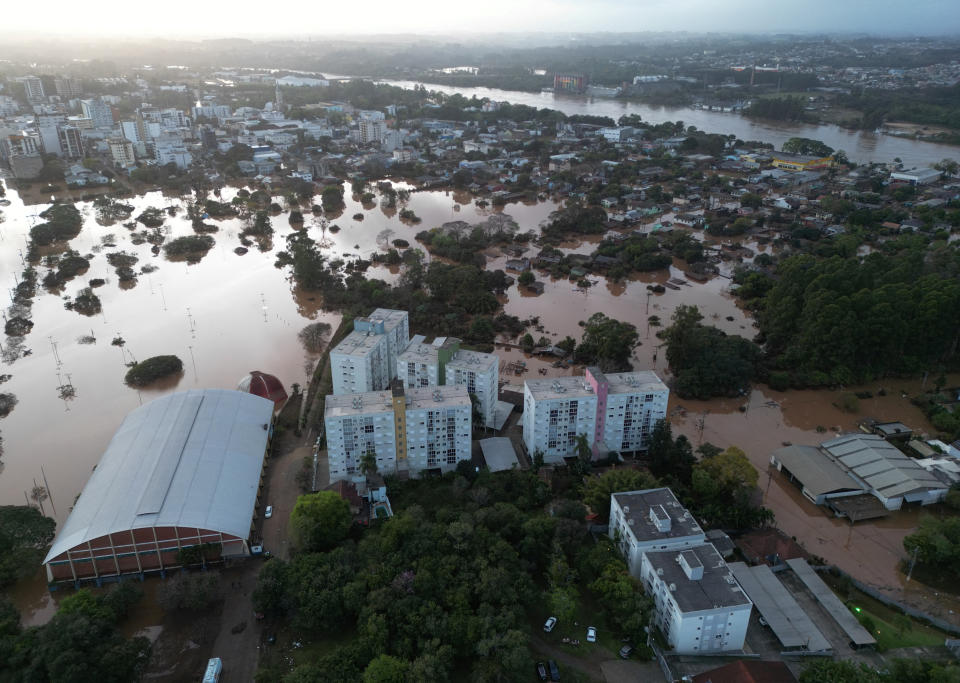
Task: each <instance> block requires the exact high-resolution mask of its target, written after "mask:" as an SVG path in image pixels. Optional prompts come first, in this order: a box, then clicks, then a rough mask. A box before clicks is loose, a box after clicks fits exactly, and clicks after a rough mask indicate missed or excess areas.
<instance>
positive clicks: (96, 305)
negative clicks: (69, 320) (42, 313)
mask: <svg viewBox="0 0 960 683" xmlns="http://www.w3.org/2000/svg"><path fill="white" fill-rule="evenodd" d="M66 307H67V308H69V309H72V310H74V311H76V312H77V313H79V314H81V315H86V316H91V315H96V314H97V313H99V312H100V311H101V310H102V306H101V304H100V297H98V296H97V295H96V294H95V293H94V291H93V289H91V288H90V287H84V288H83V289H81V290H80V291H79V292H77V295H76V296H75V297H73V301H71V302H68V303H67V304H66Z"/></svg>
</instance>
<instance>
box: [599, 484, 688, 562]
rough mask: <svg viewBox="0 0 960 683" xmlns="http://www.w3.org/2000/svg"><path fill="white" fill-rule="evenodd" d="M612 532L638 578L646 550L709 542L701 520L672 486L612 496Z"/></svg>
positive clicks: (610, 530) (615, 541)
mask: <svg viewBox="0 0 960 683" xmlns="http://www.w3.org/2000/svg"><path fill="white" fill-rule="evenodd" d="M609 534H610V538H611V539H613V541H614V543H616V544H617V546H618V547H619V548H620V552H621V553H623V556H624V558H625V559H626V561H627V566H628V567H629V569H630V573H631V574H633V575H634V576H635V577H637V578H638V579H639V578H640V577H641V561H642V557H643V553H645V552H647V551H651V550H676V549H681V550H682V549H685V548H690V547H693V546H697V545H701V544H703V543H705V542H706V536H705V535H704V533H703V529H701V528H700V525H699V524H698V523H697V520H695V519H694V518H693V515H691V514H690V513H689V512H687V510H686V508H684V507H683V506H682V505H681V504H680V501H678V500H677V497H676V496H675V495H673V491H671V490H670V489H668V488H659V489H646V490H643V491H624V492H622V493H614V494H613V495H612V496H610V524H609Z"/></svg>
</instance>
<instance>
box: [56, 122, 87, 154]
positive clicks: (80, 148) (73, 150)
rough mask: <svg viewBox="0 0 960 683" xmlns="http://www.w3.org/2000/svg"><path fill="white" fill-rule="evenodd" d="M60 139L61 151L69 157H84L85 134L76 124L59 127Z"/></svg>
mask: <svg viewBox="0 0 960 683" xmlns="http://www.w3.org/2000/svg"><path fill="white" fill-rule="evenodd" d="M57 134H58V136H59V141H60V151H61V152H62V153H63V156H65V157H66V158H67V159H82V158H83V154H84V149H85V147H84V144H83V135H82V133H81V132H80V129H79V128H77V127H76V126H60V127H59V128H57Z"/></svg>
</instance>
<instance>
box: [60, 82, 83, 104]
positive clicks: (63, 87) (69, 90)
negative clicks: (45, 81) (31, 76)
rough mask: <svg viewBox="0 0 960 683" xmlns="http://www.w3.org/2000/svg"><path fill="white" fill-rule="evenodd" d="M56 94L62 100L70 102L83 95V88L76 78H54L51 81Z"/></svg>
mask: <svg viewBox="0 0 960 683" xmlns="http://www.w3.org/2000/svg"><path fill="white" fill-rule="evenodd" d="M53 85H54V87H55V88H56V89H57V94H58V95H59V96H60V97H63V98H64V99H68V100H72V99H74V98H76V97H80V96H81V95H83V88H81V87H80V81H78V80H77V79H76V78H56V79H54V81H53Z"/></svg>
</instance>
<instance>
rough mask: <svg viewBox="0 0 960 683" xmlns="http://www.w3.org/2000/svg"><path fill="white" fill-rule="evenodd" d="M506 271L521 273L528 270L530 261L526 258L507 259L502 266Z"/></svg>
mask: <svg viewBox="0 0 960 683" xmlns="http://www.w3.org/2000/svg"><path fill="white" fill-rule="evenodd" d="M504 268H505V269H506V270H510V271H514V272H516V273H522V272H523V271H525V270H530V259H528V258H512V259H507V262H506V263H505V264H504Z"/></svg>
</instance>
